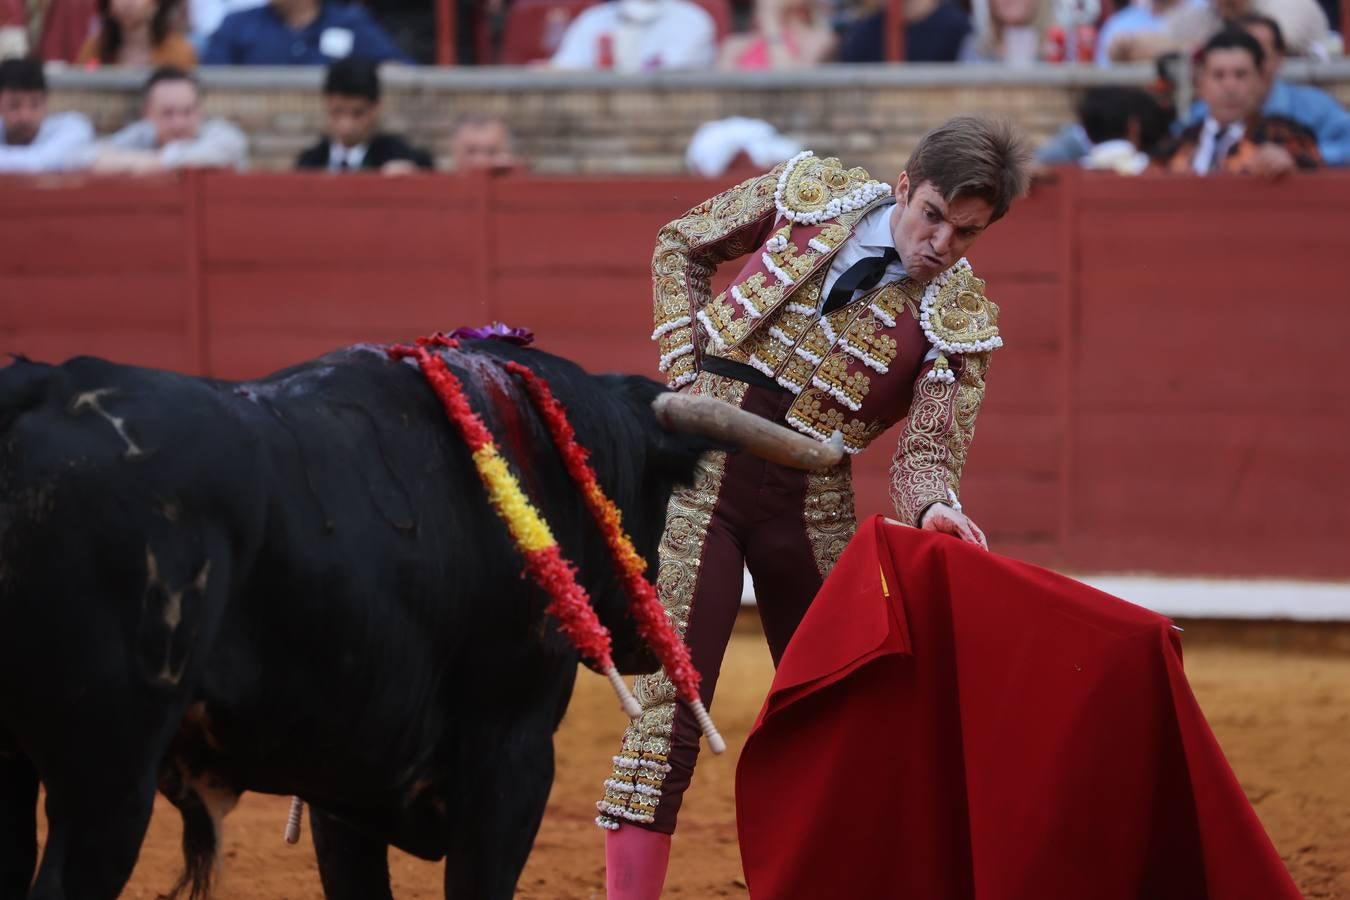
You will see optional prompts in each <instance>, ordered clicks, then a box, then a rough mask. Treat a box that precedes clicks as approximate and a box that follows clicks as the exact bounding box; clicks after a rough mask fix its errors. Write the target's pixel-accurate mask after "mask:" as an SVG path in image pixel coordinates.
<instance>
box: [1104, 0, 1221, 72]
mask: <svg viewBox="0 0 1350 900" xmlns="http://www.w3.org/2000/svg"><path fill="white" fill-rule="evenodd" d="M1186 3H1199V4H1200V5H1203V4H1204V0H1141V2H1136V3H1130V4H1128V5H1126V6H1125V7H1124V8H1122V9H1118V10H1116V11H1115V12H1114V13H1112V14H1111V15H1110V16H1109V17H1108V18H1107V20H1106V21H1105V22H1103V23H1102V30H1101V32H1100V33H1099V34H1098V35H1097V48H1096V50H1095V51H1094V52H1093V62H1095V63H1096V64H1097V65H1099V66H1109V65H1111V64H1112V63H1115V62H1124V61H1125V60H1126V59H1128V57H1127V56H1126V55H1125V54H1126V52H1127V48H1128V47H1129V45H1130V41H1131V40H1132V39H1133V38H1131V37H1130V36H1131V35H1136V34H1160V33H1161V32H1162V31H1164V29H1165V28H1166V27H1167V15H1168V13H1170V12H1172V10H1174V9H1177V8H1178V7H1180V6H1182V5H1183V4H1186ZM1121 38H1123V39H1124V40H1120V41H1119V44H1118V45H1117V39H1121Z"/></svg>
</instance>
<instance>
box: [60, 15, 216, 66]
mask: <svg viewBox="0 0 1350 900" xmlns="http://www.w3.org/2000/svg"><path fill="white" fill-rule="evenodd" d="M177 8H178V0H98V18H99V26H98V34H95V35H93V36H92V37H90V38H89V40H87V41H85V43H84V46H83V47H81V48H80V53H79V56H77V57H76V58H75V61H76V62H77V63H79V64H81V65H105V66H172V67H173V68H176V69H193V68H196V66H197V51H196V50H194V49H193V47H192V43H191V42H190V41H188V39H187V38H185V37H183V36H182V35H181V34H178V33H177V32H175V31H174V30H173V19H174V13H175V11H176V10H177Z"/></svg>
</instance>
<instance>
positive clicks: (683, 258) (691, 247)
mask: <svg viewBox="0 0 1350 900" xmlns="http://www.w3.org/2000/svg"><path fill="white" fill-rule="evenodd" d="M782 170H783V167H782V166H779V167H778V168H776V169H774V170H773V171H772V172H769V173H768V174H765V175H761V176H758V177H756V178H752V179H750V180H748V181H745V182H743V183H741V184H739V185H737V186H736V187H734V188H731V189H730V190H728V191H726V192H724V193H722V194H719V195H718V196H716V197H713V198H711V199H709V200H706V201H704V202H703V203H700V204H699V205H698V206H696V207H694V208H693V209H691V210H689V212H687V213H685V214H684V215H683V216H682V217H680V218H679V219H676V220H675V221H674V222H671V223H670V224H668V225H666V226H665V227H664V228H662V229H661V230H660V232H659V233H658V234H657V240H656V249H655V251H654V252H653V254H652V288H653V291H652V293H653V304H652V319H653V325H654V328H655V330H654V331H653V333H652V336H653V338H654V339H655V340H656V342H657V347H658V348H659V350H660V354H661V368H662V370H663V371H665V373H666V380H667V382H668V383H669V384H670V385H671V386H672V387H679V386H680V385H682V384H685V383H687V382H689V381H691V380H692V379H693V377H694V353H695V343H696V331H695V330H694V329H693V328H692V327H689V326H692V324H693V322H694V318H695V316H696V315H697V314H698V312H699V310H700V309H703V308H705V307H706V306H707V304H708V302H709V300H710V299H711V296H712V287H711V280H712V274H713V271H714V270H715V268H716V266H717V264H718V263H719V262H724V261H726V260H729V259H735V258H737V257H739V256H744V255H745V254H746V253H748V252H749V251H750V250H751V249H753V248H752V247H751V246H749V243H750V242H749V241H741V240H736V239H734V236H735V234H736V232H737V231H739V230H740V229H743V228H745V227H746V226H748V225H750V224H752V223H754V222H756V221H758V220H760V219H768V218H770V217H772V216H773V215H774V199H773V195H774V191H775V190H776V188H777V184H778V176H779V174H780V173H781V172H782ZM719 242H720V243H719ZM708 245H716V247H715V249H713V248H710V247H709V246H708Z"/></svg>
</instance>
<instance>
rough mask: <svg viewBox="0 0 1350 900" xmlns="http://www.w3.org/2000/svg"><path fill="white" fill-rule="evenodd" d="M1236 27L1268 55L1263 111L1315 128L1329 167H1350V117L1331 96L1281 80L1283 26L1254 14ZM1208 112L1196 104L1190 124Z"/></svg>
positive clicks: (1283, 46) (1203, 106) (1200, 119)
mask: <svg viewBox="0 0 1350 900" xmlns="http://www.w3.org/2000/svg"><path fill="white" fill-rule="evenodd" d="M1235 24H1237V25H1238V26H1239V27H1240V28H1242V29H1243V30H1244V31H1246V32H1247V33H1248V34H1250V35H1251V36H1252V37H1254V38H1256V41H1257V43H1259V44H1260V45H1261V51H1262V52H1263V53H1264V54H1265V63H1264V64H1263V65H1262V67H1261V80H1262V82H1263V83H1264V84H1265V86H1266V97H1265V101H1264V102H1263V103H1262V104H1261V111H1262V112H1263V113H1265V114H1266V115H1268V116H1283V117H1284V118H1286V119H1293V120H1294V121H1295V122H1298V123H1300V124H1302V125H1306V126H1308V127H1309V128H1311V129H1312V132H1313V134H1315V135H1317V147H1318V150H1320V151H1321V154H1322V162H1323V163H1325V164H1326V165H1328V166H1344V165H1350V113H1347V112H1346V111H1345V107H1343V106H1341V105H1340V104H1339V103H1337V102H1336V99H1335V98H1334V97H1332V96H1331V95H1330V94H1328V93H1327V92H1325V91H1322V90H1319V89H1317V88H1315V87H1313V86H1312V85H1308V84H1293V83H1291V82H1288V81H1285V80H1284V79H1282V78H1280V77H1279V75H1280V67H1281V66H1283V65H1284V55H1285V43H1284V33H1283V32H1282V31H1281V30H1280V25H1279V23H1278V22H1276V21H1275V20H1274V19H1272V18H1270V17H1269V16H1263V15H1260V14H1258V13H1252V14H1251V15H1247V16H1243V17H1242V18H1240V19H1238V20H1237V22H1236V23H1235ZM1208 112H1209V110H1208V108H1207V107H1206V106H1205V104H1204V102H1203V101H1196V104H1195V106H1194V107H1193V108H1192V110H1191V116H1190V122H1191V123H1192V124H1194V123H1196V122H1202V121H1204V118H1205V116H1206V115H1207V114H1208Z"/></svg>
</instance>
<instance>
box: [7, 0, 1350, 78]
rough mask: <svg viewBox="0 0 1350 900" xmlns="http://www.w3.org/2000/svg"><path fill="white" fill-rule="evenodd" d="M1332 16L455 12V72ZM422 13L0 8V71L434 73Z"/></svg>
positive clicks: (1174, 34)
mask: <svg viewBox="0 0 1350 900" xmlns="http://www.w3.org/2000/svg"><path fill="white" fill-rule="evenodd" d="M1341 2H1347V0H903V2H902V4H901V6H902V8H903V16H902V18H903V22H902V23H892V22H891V19H890V17H889V15H888V12H887V9H888V6H889V4H888V2H887V0H455V3H454V4H452V6H453V7H454V8H455V9H456V10H457V15H456V25H457V28H456V34H457V35H458V38H459V42H458V43H459V46H460V48H462V49H463V50H464V51H465V52H463V53H460V54H459V56H458V59H459V61H460V62H464V63H474V62H477V63H483V62H509V63H537V64H544V65H547V64H551V65H554V66H557V67H559V68H567V69H615V70H619V71H650V70H660V69H704V70H706V69H711V68H720V69H725V70H743V69H788V68H801V67H807V66H814V65H819V64H822V63H827V62H880V61H883V60H884V59H885V58H886V47H887V43H888V40H887V39H888V34H887V29H888V28H890V27H896V28H897V29H901V30H902V32H903V46H904V55H905V59H906V60H907V61H910V62H967V63H970V62H974V63H981V62H982V63H999V64H1012V65H1018V64H1029V63H1035V62H1044V61H1050V62H1055V61H1064V60H1079V61H1095V62H1096V63H1097V64H1098V65H1101V66H1110V65H1112V64H1113V63H1119V62H1130V61H1134V62H1138V61H1152V60H1155V59H1157V58H1158V57H1159V56H1163V55H1165V54H1169V53H1179V54H1183V55H1185V54H1192V53H1194V52H1195V51H1197V50H1198V49H1199V48H1200V47H1201V46H1202V45H1203V44H1204V43H1205V41H1207V40H1208V39H1209V38H1210V37H1211V36H1213V35H1214V34H1216V33H1217V32H1218V31H1219V30H1220V29H1221V28H1222V27H1223V26H1224V25H1225V24H1227V23H1231V22H1234V21H1236V20H1237V19H1239V18H1241V17H1243V16H1245V15H1250V14H1259V15H1264V16H1267V17H1269V18H1271V19H1273V20H1274V21H1275V22H1276V23H1278V24H1279V27H1280V29H1281V32H1282V34H1283V36H1284V41H1285V44H1286V49H1287V51H1288V52H1289V53H1290V54H1291V55H1295V56H1311V57H1316V58H1325V57H1326V56H1328V55H1335V54H1339V53H1340V52H1341V47H1342V42H1341V39H1340V36H1338V35H1337V34H1336V33H1335V32H1334V30H1333V24H1334V23H1337V22H1338V20H1339V3H1341ZM434 10H435V3H434V0H360V2H351V0H0V58H5V57H9V56H24V55H33V56H37V57H38V58H40V59H42V60H44V61H48V62H50V61H66V62H73V63H76V64H79V65H85V66H95V65H147V66H174V67H176V68H180V69H191V68H192V67H193V66H194V65H195V64H196V63H197V62H199V61H200V62H201V63H202V64H204V65H272V66H277V65H327V64H328V63H331V62H334V61H336V60H338V59H341V58H344V57H347V56H359V57H363V58H366V59H373V60H376V61H378V62H399V63H404V64H413V63H430V62H432V61H434V56H435V46H434V44H435V42H434V35H435V34H436V21H435V13H434Z"/></svg>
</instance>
